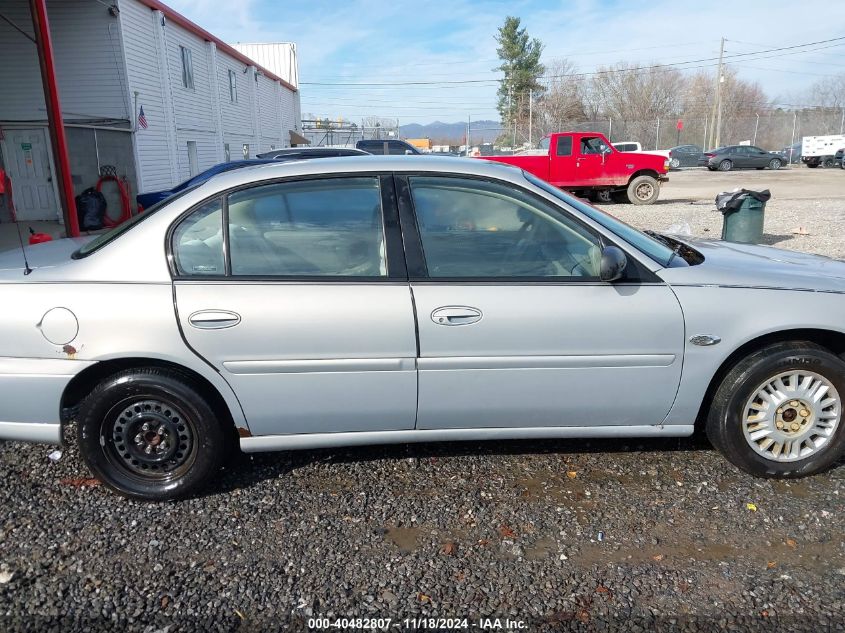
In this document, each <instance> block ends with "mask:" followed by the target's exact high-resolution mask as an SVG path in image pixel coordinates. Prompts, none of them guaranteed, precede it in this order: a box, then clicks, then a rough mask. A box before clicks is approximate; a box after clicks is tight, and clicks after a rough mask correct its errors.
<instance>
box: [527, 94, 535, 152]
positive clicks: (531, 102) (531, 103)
mask: <svg viewBox="0 0 845 633" xmlns="http://www.w3.org/2000/svg"><path fill="white" fill-rule="evenodd" d="M533 130H534V90H533V89H532V90H529V91H528V147H530V148H533V147H534V141H533V140H532V139H533V138H534V137H533V135H532V132H533Z"/></svg>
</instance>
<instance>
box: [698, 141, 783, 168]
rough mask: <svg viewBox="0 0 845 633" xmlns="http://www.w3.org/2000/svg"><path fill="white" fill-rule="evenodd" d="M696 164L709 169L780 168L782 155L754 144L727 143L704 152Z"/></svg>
mask: <svg viewBox="0 0 845 633" xmlns="http://www.w3.org/2000/svg"><path fill="white" fill-rule="evenodd" d="M698 164H699V165H700V166H702V167H707V168H708V169H709V170H710V171H716V170H719V171H730V170H732V169H766V168H768V169H780V168H781V166H782V165H783V157H782V156H780V154H777V153H776V152H767V151H766V150H764V149H760V148H759V147H756V146H754V145H728V146H726V147H719V148H717V149H714V150H710V151H709V152H705V153H704V155H703V156H702V157H701V158H700V159H699V161H698Z"/></svg>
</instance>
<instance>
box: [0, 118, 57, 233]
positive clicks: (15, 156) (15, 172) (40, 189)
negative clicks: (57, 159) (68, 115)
mask: <svg viewBox="0 0 845 633" xmlns="http://www.w3.org/2000/svg"><path fill="white" fill-rule="evenodd" d="M4 135H5V140H4V141H3V161H4V163H5V164H6V167H7V169H8V172H9V177H10V178H11V179H12V195H13V199H14V203H15V214H16V216H17V218H18V220H56V219H58V218H59V215H60V214H59V201H58V197H57V194H56V187H55V185H54V183H53V171H52V169H51V164H50V163H51V161H50V151H49V148H50V145H49V143H48V141H47V130H46V129H45V128H33V129H6V130H5V131H4Z"/></svg>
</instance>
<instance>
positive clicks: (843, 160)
mask: <svg viewBox="0 0 845 633" xmlns="http://www.w3.org/2000/svg"><path fill="white" fill-rule="evenodd" d="M839 167H840V169H845V157H843V158H842V162H841V163H839Z"/></svg>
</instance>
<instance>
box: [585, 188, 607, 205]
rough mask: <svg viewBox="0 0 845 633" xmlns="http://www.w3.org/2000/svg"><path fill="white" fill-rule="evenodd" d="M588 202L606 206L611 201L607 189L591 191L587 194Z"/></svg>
mask: <svg viewBox="0 0 845 633" xmlns="http://www.w3.org/2000/svg"><path fill="white" fill-rule="evenodd" d="M589 197H590V202H595V203H597V204H607V203H609V202H610V201H611V197H610V191H608V190H607V189H599V190H595V189H593V190H591V191H590V193H589Z"/></svg>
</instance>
